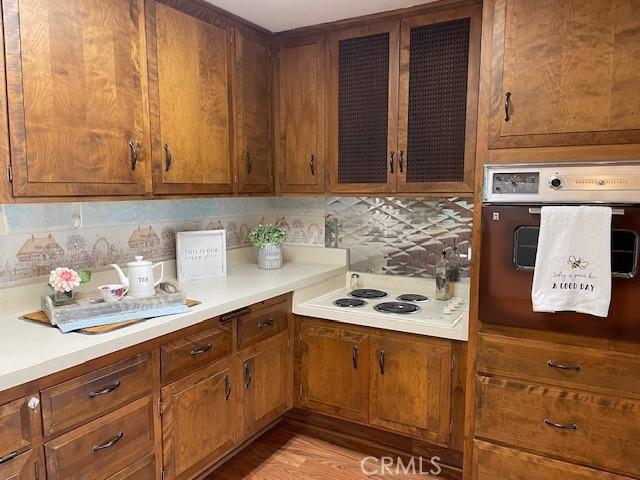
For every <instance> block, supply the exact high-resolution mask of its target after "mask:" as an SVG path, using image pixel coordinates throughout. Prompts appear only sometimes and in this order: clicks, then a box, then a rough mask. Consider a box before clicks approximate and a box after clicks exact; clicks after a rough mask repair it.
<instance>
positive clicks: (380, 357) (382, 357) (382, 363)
mask: <svg viewBox="0 0 640 480" xmlns="http://www.w3.org/2000/svg"><path fill="white" fill-rule="evenodd" d="M378 364H379V365H380V375H384V350H380V354H379V355H378Z"/></svg>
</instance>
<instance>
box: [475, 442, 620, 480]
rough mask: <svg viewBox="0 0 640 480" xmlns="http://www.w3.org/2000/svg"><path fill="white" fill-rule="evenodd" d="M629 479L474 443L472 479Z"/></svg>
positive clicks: (484, 443) (491, 445) (482, 443)
mask: <svg viewBox="0 0 640 480" xmlns="http://www.w3.org/2000/svg"><path fill="white" fill-rule="evenodd" d="M525 472H526V478H533V479H536V480H565V479H571V480H631V479H630V478H629V477H622V476H620V475H614V474H613V473H606V472H602V471H599V470H593V469H591V468H587V467H581V466H578V465H572V464H570V463H564V462H560V461H558V460H552V459H550V458H545V457H540V456H538V455H532V454H530V453H525V452H520V451H518V450H512V449H511V448H505V447H499V446H497V445H493V444H491V443H487V442H481V441H478V440H476V441H474V455H473V480H495V479H496V478H499V479H501V480H521V479H523V478H525V476H523V475H525Z"/></svg>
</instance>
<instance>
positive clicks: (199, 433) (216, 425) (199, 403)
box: [161, 357, 238, 480]
mask: <svg viewBox="0 0 640 480" xmlns="http://www.w3.org/2000/svg"><path fill="white" fill-rule="evenodd" d="M234 363H235V362H234V359H233V358H232V357H230V358H226V359H224V360H221V361H219V362H217V363H214V364H213V365H210V366H208V367H205V368H203V369H201V370H198V371H196V372H195V373H193V374H191V375H189V376H187V377H185V378H183V379H181V380H178V381H177V382H174V383H172V384H170V385H168V386H166V387H164V388H163V389H162V407H161V411H162V438H163V458H164V475H165V479H167V480H173V479H179V480H181V479H186V478H192V477H194V476H195V475H197V474H198V473H200V472H201V471H203V470H204V469H206V468H207V467H208V466H209V465H211V464H212V463H213V462H215V461H216V460H217V459H219V458H221V457H222V456H223V455H224V454H226V453H227V452H229V451H231V450H232V449H233V448H234V447H235V442H236V435H237V432H236V425H237V422H236V403H237V398H238V397H237V383H236V381H235V374H234V372H235V371H236V369H235V368H234Z"/></svg>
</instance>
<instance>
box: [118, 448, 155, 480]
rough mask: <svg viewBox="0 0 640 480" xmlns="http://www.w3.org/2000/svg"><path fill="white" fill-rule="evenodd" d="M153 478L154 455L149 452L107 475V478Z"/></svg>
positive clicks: (147, 479) (126, 479)
mask: <svg viewBox="0 0 640 480" xmlns="http://www.w3.org/2000/svg"><path fill="white" fill-rule="evenodd" d="M155 478H156V457H155V455H153V454H151V455H147V456H146V457H144V458H143V459H142V460H138V461H137V462H136V463H134V464H133V465H129V466H128V467H127V468H125V469H124V470H122V471H120V472H118V473H116V474H115V475H114V476H112V477H109V480H154V479H155Z"/></svg>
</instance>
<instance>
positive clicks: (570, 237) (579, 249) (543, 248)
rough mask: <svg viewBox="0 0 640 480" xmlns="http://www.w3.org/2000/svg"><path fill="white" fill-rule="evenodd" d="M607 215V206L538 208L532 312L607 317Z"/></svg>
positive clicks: (609, 213) (609, 281)
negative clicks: (578, 313) (539, 214)
mask: <svg viewBox="0 0 640 480" xmlns="http://www.w3.org/2000/svg"><path fill="white" fill-rule="evenodd" d="M611 213H612V212H611V208H609V207H592V206H576V207H568V206H549V207H542V211H541V218H540V236H539V238H538V251H537V254H536V265H535V271H534V275H533V288H532V291H531V300H532V303H533V310H534V311H535V312H559V311H575V312H580V313H586V314H590V315H595V316H598V317H606V316H607V314H608V312H609V303H610V302H611Z"/></svg>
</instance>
